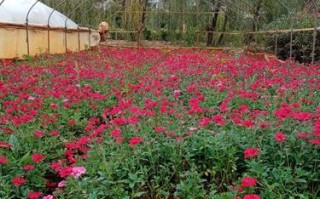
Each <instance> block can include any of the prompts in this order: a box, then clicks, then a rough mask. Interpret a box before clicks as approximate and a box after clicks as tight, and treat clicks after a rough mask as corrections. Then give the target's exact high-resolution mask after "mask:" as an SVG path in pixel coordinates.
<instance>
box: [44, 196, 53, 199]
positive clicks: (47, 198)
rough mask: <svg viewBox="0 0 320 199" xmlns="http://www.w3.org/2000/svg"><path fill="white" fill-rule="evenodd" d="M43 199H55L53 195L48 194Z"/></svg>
mask: <svg viewBox="0 0 320 199" xmlns="http://www.w3.org/2000/svg"><path fill="white" fill-rule="evenodd" d="M42 199H53V195H46V196H43V198H42Z"/></svg>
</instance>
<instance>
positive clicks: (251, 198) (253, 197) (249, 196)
mask: <svg viewBox="0 0 320 199" xmlns="http://www.w3.org/2000/svg"><path fill="white" fill-rule="evenodd" d="M243 199H261V197H260V196H259V195H256V194H246V195H245V196H244V198H243Z"/></svg>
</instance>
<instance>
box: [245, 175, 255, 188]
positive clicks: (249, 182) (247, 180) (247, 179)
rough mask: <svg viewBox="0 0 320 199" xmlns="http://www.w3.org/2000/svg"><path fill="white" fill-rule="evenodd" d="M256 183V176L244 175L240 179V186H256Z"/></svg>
mask: <svg viewBox="0 0 320 199" xmlns="http://www.w3.org/2000/svg"><path fill="white" fill-rule="evenodd" d="M256 184H257V179H256V178H250V177H244V178H243V179H242V181H241V186H242V187H253V186H256Z"/></svg>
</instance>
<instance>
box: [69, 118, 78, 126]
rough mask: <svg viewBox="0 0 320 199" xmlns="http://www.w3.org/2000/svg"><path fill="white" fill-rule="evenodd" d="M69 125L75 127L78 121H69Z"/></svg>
mask: <svg viewBox="0 0 320 199" xmlns="http://www.w3.org/2000/svg"><path fill="white" fill-rule="evenodd" d="M68 124H69V125H70V126H74V125H76V121H75V120H73V119H72V120H69V121H68Z"/></svg>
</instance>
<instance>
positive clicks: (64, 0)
mask: <svg viewBox="0 0 320 199" xmlns="http://www.w3.org/2000/svg"><path fill="white" fill-rule="evenodd" d="M67 1H68V0H62V1H61V2H60V3H59V4H58V5H57V7H56V8H55V9H53V10H52V12H51V13H50V15H49V17H48V24H47V27H48V52H49V53H50V48H51V46H50V42H51V41H50V20H51V17H52V15H53V13H54V12H56V11H57V9H58V8H60V6H62V5H63V4H64V3H65V2H67Z"/></svg>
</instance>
